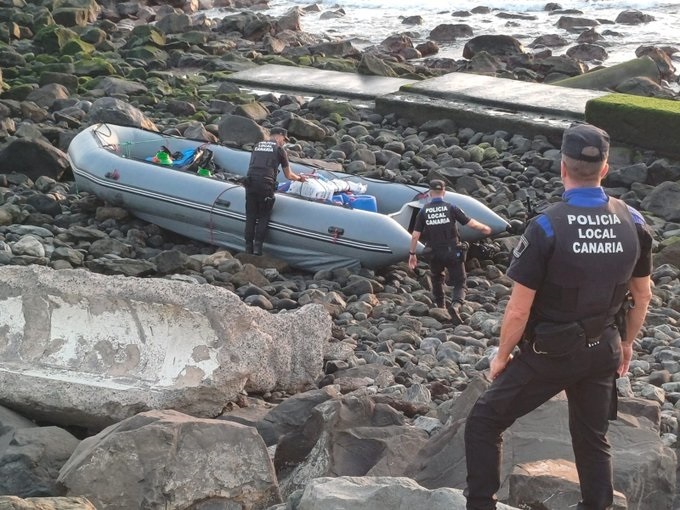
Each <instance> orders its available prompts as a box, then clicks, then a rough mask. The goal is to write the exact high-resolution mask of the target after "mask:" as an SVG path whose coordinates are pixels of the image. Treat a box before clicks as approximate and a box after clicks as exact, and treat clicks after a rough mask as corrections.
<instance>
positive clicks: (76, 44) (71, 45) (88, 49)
mask: <svg viewBox="0 0 680 510" xmlns="http://www.w3.org/2000/svg"><path fill="white" fill-rule="evenodd" d="M93 52H94V46H92V45H91V44H90V43H86V42H85V41H83V40H82V39H74V40H72V41H69V42H67V43H66V44H64V46H63V47H62V48H61V54H62V55H78V54H82V53H85V54H91V53H93Z"/></svg>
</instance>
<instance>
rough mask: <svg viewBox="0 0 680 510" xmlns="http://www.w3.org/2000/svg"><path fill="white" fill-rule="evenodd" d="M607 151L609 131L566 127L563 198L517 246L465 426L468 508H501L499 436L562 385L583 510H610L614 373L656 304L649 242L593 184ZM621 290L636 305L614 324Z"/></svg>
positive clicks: (625, 210) (634, 216) (635, 220)
mask: <svg viewBox="0 0 680 510" xmlns="http://www.w3.org/2000/svg"><path fill="white" fill-rule="evenodd" d="M608 153H609V136H608V135H607V133H605V132H604V131H602V130H600V129H598V128H597V127H595V126H592V125H589V124H580V125H577V126H574V127H571V128H569V129H567V130H565V132H564V136H563V140H562V162H561V177H562V182H563V183H564V189H565V192H564V195H563V197H562V198H563V201H562V202H559V203H557V204H554V205H552V206H551V207H550V208H548V209H547V210H546V211H545V213H544V214H542V215H539V216H537V217H536V218H534V219H533V220H532V221H531V223H530V224H529V225H528V227H527V229H526V231H525V233H524V235H523V236H522V237H521V238H520V240H519V242H518V244H517V246H516V247H515V249H514V250H513V258H512V261H511V263H510V267H509V268H508V276H509V277H510V278H512V279H513V280H514V286H513V290H512V294H511V296H510V300H509V301H508V303H507V306H506V310H505V315H504V317H503V322H502V325H501V333H500V343H499V348H498V353H497V355H496V356H495V357H494V358H493V359H492V361H491V367H490V379H491V380H492V381H493V382H492V384H491V385H490V386H489V388H488V389H487V390H486V392H485V393H484V394H483V395H482V396H481V397H480V398H479V399H478V401H477V403H476V404H475V406H474V407H473V409H472V410H471V412H470V416H469V417H468V420H467V424H466V429H465V451H466V457H467V469H468V475H467V489H466V491H465V494H466V496H467V508H468V510H473V509H474V510H489V509H495V508H496V498H495V493H496V491H497V490H498V488H499V486H500V463H501V444H502V440H501V435H502V433H503V431H504V430H505V429H506V428H508V427H509V426H510V425H512V423H513V422H514V421H515V420H516V419H517V418H519V417H521V416H523V415H525V414H527V413H528V412H530V411H532V410H533V409H536V408H537V407H538V406H540V405H541V404H542V403H544V402H545V401H547V400H548V399H550V398H551V397H553V396H554V395H556V394H557V393H559V392H560V391H562V390H565V391H566V394H567V398H568V400H569V430H570V432H571V437H572V446H573V449H574V456H575V459H576V468H577V471H578V475H579V481H580V484H581V497H582V501H581V502H580V503H579V505H578V508H579V509H582V510H586V509H587V510H603V509H606V508H609V507H610V505H611V504H612V501H613V487H612V465H611V456H610V452H609V449H610V447H609V443H608V442H607V437H606V434H607V429H608V424H609V423H608V420H609V419H615V417H616V407H615V406H616V378H617V374H618V375H619V376H622V375H624V374H626V373H627V371H628V366H629V363H630V360H631V356H632V345H633V340H634V339H635V337H636V336H637V334H638V333H639V331H640V328H641V327H642V323H643V322H644V319H645V315H646V313H647V306H648V304H649V301H650V299H651V285H650V273H651V269H652V257H651V247H652V235H651V232H650V230H649V228H648V227H647V225H646V224H645V221H644V219H643V218H642V216H641V215H640V213H639V212H638V211H636V210H635V209H633V208H631V207H628V206H627V205H626V204H625V203H624V202H622V201H620V200H617V199H615V198H611V197H609V196H607V195H606V194H605V192H604V190H603V189H602V188H601V187H600V182H601V180H602V179H603V178H604V176H605V175H606V173H607V170H608V165H607V157H608ZM627 291H629V293H630V294H629V295H632V298H633V302H634V307H633V308H632V309H630V311H629V312H628V314H627V315H626V316H625V318H624V319H623V325H625V327H621V326H619V327H617V325H616V324H621V323H617V322H616V319H615V316H616V315H617V312H618V311H619V310H620V309H621V306H622V303H624V299H626V292H627ZM619 330H622V331H623V332H624V336H623V338H621V334H620V332H619ZM518 344H520V352H519V354H517V356H516V357H515V358H513V356H512V352H513V349H514V348H515V346H516V345H518Z"/></svg>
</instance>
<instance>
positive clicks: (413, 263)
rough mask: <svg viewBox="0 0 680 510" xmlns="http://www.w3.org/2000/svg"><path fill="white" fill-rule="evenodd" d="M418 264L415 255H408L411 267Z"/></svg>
mask: <svg viewBox="0 0 680 510" xmlns="http://www.w3.org/2000/svg"><path fill="white" fill-rule="evenodd" d="M417 264H418V259H417V258H416V256H415V255H409V256H408V267H410V268H411V269H415V268H416V265H417Z"/></svg>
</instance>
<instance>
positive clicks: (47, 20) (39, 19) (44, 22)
mask: <svg viewBox="0 0 680 510" xmlns="http://www.w3.org/2000/svg"><path fill="white" fill-rule="evenodd" d="M50 25H55V22H54V18H53V17H52V13H51V12H50V11H49V10H48V9H47V8H46V7H42V8H41V9H40V10H39V11H38V12H36V13H34V14H33V20H32V22H31V24H30V25H28V26H29V27H31V30H33V32H34V33H36V32H39V31H40V29H42V28H44V27H48V26H50Z"/></svg>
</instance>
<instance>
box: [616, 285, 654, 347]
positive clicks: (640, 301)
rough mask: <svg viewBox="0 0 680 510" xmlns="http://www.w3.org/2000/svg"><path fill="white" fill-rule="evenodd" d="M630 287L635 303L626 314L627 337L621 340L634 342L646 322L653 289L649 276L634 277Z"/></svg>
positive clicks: (629, 342)
mask: <svg viewBox="0 0 680 510" xmlns="http://www.w3.org/2000/svg"><path fill="white" fill-rule="evenodd" d="M629 288H630V291H631V295H632V297H633V303H635V305H634V306H633V308H631V309H630V310H628V313H627V314H626V338H622V339H621V340H622V341H623V342H624V343H627V344H632V343H633V341H634V340H635V338H636V337H637V336H638V333H640V329H642V325H643V324H644V322H645V317H646V316H647V308H648V307H649V302H650V301H651V299H652V290H651V282H650V279H649V277H644V278H632V279H631V281H630V284H629Z"/></svg>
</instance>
